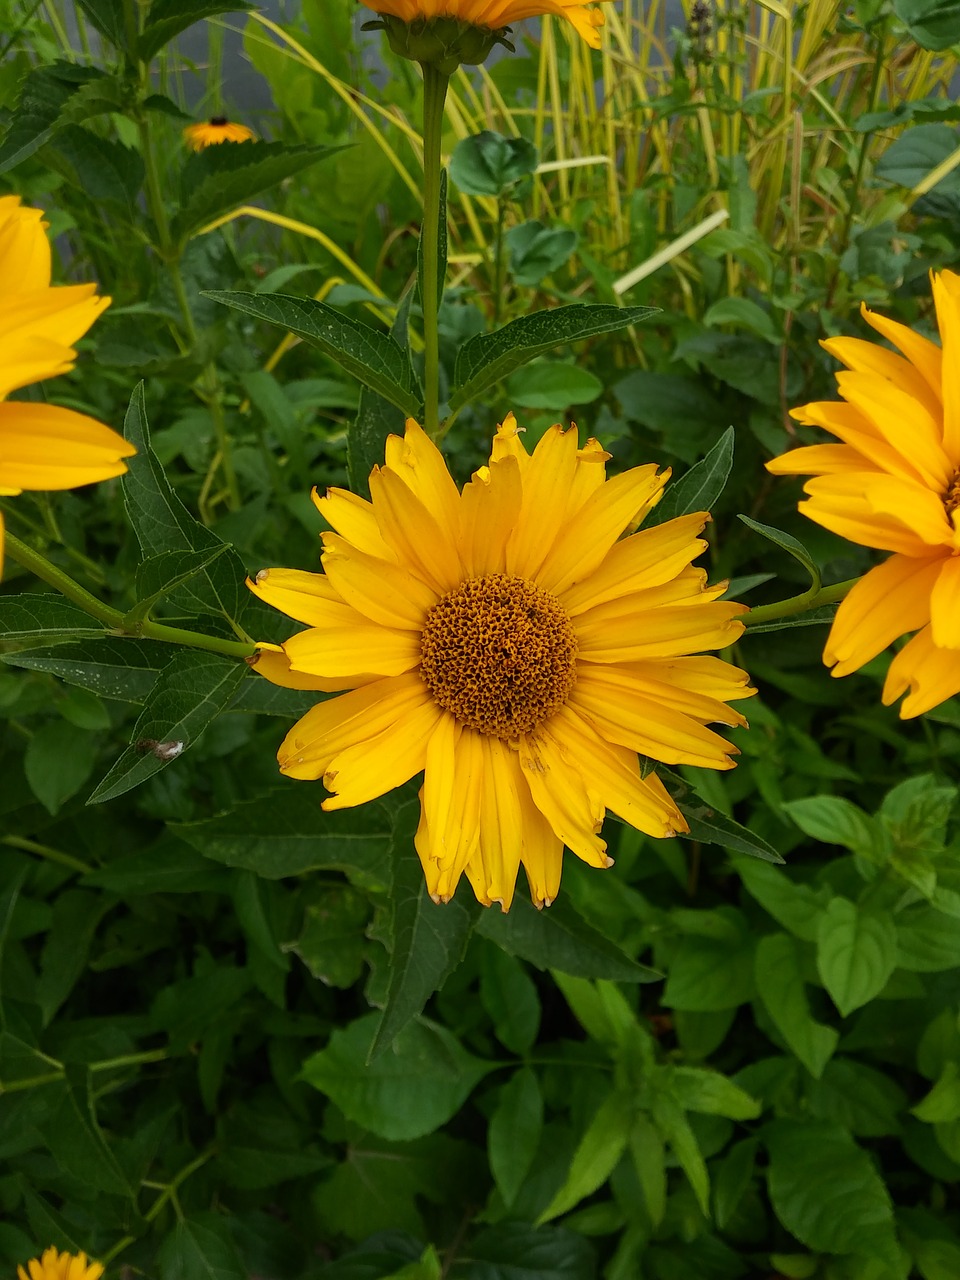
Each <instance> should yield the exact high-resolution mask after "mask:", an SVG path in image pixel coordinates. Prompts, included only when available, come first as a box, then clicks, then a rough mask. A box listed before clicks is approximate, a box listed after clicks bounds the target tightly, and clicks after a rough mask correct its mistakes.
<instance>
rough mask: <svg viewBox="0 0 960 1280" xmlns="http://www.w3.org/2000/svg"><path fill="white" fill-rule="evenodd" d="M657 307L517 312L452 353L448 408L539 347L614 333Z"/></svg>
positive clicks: (459, 404)
mask: <svg viewBox="0 0 960 1280" xmlns="http://www.w3.org/2000/svg"><path fill="white" fill-rule="evenodd" d="M656 312H657V308H656V307H614V306H608V305H607V304H605V303H595V304H587V303H575V304H573V305H572V306H567V307H556V308H555V309H554V310H552V311H537V312H535V313H534V314H533V315H529V316H520V318H519V319H517V320H511V321H510V323H509V324H505V325H504V326H503V327H502V328H500V329H494V330H493V332H492V333H480V334H477V336H476V337H474V338H471V339H470V340H469V341H468V342H465V343H464V344H463V346H462V347H461V348H460V350H459V351H458V353H457V363H456V367H455V371H454V379H453V380H454V391H453V393H452V394H451V396H450V408H451V410H456V409H460V408H462V407H463V405H465V404H467V403H468V402H469V401H471V400H474V399H476V398H477V397H478V396H479V395H480V394H481V392H483V391H486V390H487V389H488V388H490V387H492V386H494V385H495V384H496V383H498V382H500V381H501V380H502V379H503V378H505V377H506V376H507V375H508V374H510V373H512V372H513V370H514V369H519V368H520V367H521V365H525V364H528V363H529V362H530V361H531V360H532V359H533V358H534V357H535V356H538V355H541V354H542V353H543V352H544V351H550V350H552V348H554V347H558V346H561V345H563V344H565V343H568V342H579V341H581V340H582V339H584V338H594V337H597V336H598V335H600V334H603V333H616V332H617V330H619V329H626V328H628V327H629V326H630V325H632V324H639V323H640V321H641V320H646V319H647V318H648V317H650V316H652V315H656Z"/></svg>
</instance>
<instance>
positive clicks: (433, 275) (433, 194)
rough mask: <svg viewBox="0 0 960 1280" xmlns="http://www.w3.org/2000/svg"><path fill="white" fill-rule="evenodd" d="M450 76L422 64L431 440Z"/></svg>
mask: <svg viewBox="0 0 960 1280" xmlns="http://www.w3.org/2000/svg"><path fill="white" fill-rule="evenodd" d="M449 81H450V77H449V76H447V75H444V73H443V72H442V71H439V70H438V69H437V68H436V67H435V66H432V65H431V64H429V63H424V64H423V225H422V227H421V230H420V248H421V254H420V257H421V263H422V265H421V274H420V301H421V303H422V305H423V345H424V350H423V406H424V407H423V415H424V421H423V426H424V430H425V431H426V433H427V435H428V436H429V437H430V438H431V440H435V439H436V438H437V436H438V435H439V433H440V338H439V331H438V327H437V313H438V311H439V294H440V286H441V283H442V281H441V280H440V271H439V256H440V139H441V134H442V132H443V104H444V102H445V101H446V97H447V85H448V84H449Z"/></svg>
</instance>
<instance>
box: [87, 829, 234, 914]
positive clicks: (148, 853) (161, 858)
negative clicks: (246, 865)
mask: <svg viewBox="0 0 960 1280" xmlns="http://www.w3.org/2000/svg"><path fill="white" fill-rule="evenodd" d="M82 883H83V884H84V885H91V886H93V887H95V888H98V889H108V890H109V891H110V892H111V893H115V894H116V895H117V896H118V897H120V898H137V897H145V896H147V895H150V894H155V893H207V892H210V891H219V892H221V893H223V892H226V891H227V890H228V888H229V886H230V873H229V871H226V870H224V868H223V867H218V866H215V865H214V864H213V863H211V862H208V861H207V859H206V858H203V857H201V856H200V854H199V853H197V852H196V851H195V850H193V849H191V848H190V847H189V846H188V845H186V844H183V843H182V842H181V841H179V840H174V839H173V838H172V837H171V836H169V835H163V836H161V838H160V839H159V840H158V841H155V842H154V843H153V844H150V845H148V846H147V847H146V848H143V849H135V850H134V851H133V852H132V853H125V854H122V855H121V856H120V857H119V858H114V859H112V860H111V861H110V862H109V863H107V865H106V866H105V867H99V868H98V869H97V870H96V871H92V872H90V873H89V874H88V875H86V876H84V877H83V881H82Z"/></svg>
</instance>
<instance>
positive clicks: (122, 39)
mask: <svg viewBox="0 0 960 1280" xmlns="http://www.w3.org/2000/svg"><path fill="white" fill-rule="evenodd" d="M77 5H78V6H79V8H81V9H82V10H83V12H84V13H85V14H86V16H87V17H88V18H89V19H90V21H91V22H92V23H93V25H94V26H95V27H96V28H97V30H98V31H99V32H100V34H101V35H104V36H106V37H107V39H108V40H109V41H110V43H111V44H112V45H113V46H114V48H116V49H126V47H127V41H126V26H125V23H124V7H123V0H77Z"/></svg>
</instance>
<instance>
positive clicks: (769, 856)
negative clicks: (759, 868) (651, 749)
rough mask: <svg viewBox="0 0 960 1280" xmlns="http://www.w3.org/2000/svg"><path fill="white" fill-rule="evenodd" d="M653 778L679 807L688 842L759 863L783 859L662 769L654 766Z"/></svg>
mask: <svg viewBox="0 0 960 1280" xmlns="http://www.w3.org/2000/svg"><path fill="white" fill-rule="evenodd" d="M656 771H657V775H658V776H659V778H660V779H661V781H662V782H663V783H664V784H665V785H666V787H667V789H668V791H669V792H670V794H671V795H672V796H673V798H674V800H676V802H677V804H678V805H679V806H680V811H681V813H682V814H683V816H684V817H685V818H686V820H687V824H688V825H689V827H690V831H689V837H688V838H689V839H691V840H699V841H701V843H703V844H718V845H720V846H722V848H724V849H731V850H732V851H733V852H734V853H745V854H747V855H748V856H749V857H751V858H759V859H760V860H761V861H762V862H775V863H782V862H783V858H782V857H781V856H780V854H779V853H777V851H776V849H774V847H773V845H771V844H768V843H767V841H766V840H764V838H763V837H762V836H758V835H754V833H753V832H752V831H750V830H749V829H748V828H747V827H745V826H743V825H742V824H741V823H739V822H737V821H736V819H734V818H728V817H727V815H726V814H725V813H721V812H720V810H719V809H714V808H713V807H712V806H710V805H709V804H707V802H706V801H705V800H704V799H703V798H702V797H701V796H698V795H697V793H696V791H694V789H693V787H691V785H690V783H689V782H687V780H686V779H685V778H682V777H681V776H680V775H679V774H678V773H674V772H673V770H672V769H667V768H666V767H665V766H664V765H660V764H658V765H657V766H656Z"/></svg>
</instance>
